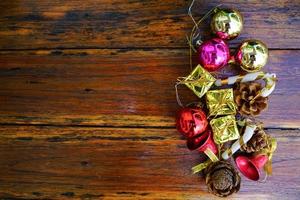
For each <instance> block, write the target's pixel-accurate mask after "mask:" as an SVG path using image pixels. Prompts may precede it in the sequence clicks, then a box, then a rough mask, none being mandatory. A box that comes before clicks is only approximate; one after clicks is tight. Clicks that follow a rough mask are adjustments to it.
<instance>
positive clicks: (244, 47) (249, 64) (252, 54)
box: [235, 40, 269, 72]
mask: <svg viewBox="0 0 300 200" xmlns="http://www.w3.org/2000/svg"><path fill="white" fill-rule="evenodd" d="M268 57H269V52H268V48H267V46H266V45H265V44H264V43H263V42H261V41H259V40H246V41H244V42H243V43H242V44H241V46H240V47H239V48H238V51H237V53H236V55H235V62H236V63H237V64H239V65H240V66H241V68H242V69H243V70H245V71H247V72H256V71H259V70H261V69H262V68H263V67H264V66H265V65H266V63H267V61H268Z"/></svg>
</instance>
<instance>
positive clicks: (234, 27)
mask: <svg viewBox="0 0 300 200" xmlns="http://www.w3.org/2000/svg"><path fill="white" fill-rule="evenodd" d="M243 23H244V20H243V16H242V15H241V13H240V12H239V11H237V10H234V9H218V10H217V12H216V13H215V14H214V15H213V17H212V20H211V23H210V26H211V29H212V31H213V33H215V34H216V35H217V36H218V37H219V38H221V39H226V40H231V39H234V38H236V37H237V36H238V35H239V34H240V33H241V31H242V29H243Z"/></svg>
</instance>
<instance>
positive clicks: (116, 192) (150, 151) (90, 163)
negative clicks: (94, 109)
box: [0, 126, 300, 199]
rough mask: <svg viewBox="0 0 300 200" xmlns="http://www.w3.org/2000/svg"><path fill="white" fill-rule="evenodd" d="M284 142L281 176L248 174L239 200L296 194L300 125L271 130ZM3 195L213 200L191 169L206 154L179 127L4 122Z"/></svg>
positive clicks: (0, 140) (0, 137) (277, 160)
mask: <svg viewBox="0 0 300 200" xmlns="http://www.w3.org/2000/svg"><path fill="white" fill-rule="evenodd" d="M267 131H268V133H270V134H271V135H273V136H275V137H276V138H277V139H278V150H277V152H276V154H275V156H274V164H273V170H274V172H273V173H274V174H273V176H272V177H270V178H269V179H268V181H267V182H266V183H264V184H262V183H258V182H251V181H248V180H245V179H244V178H243V183H242V187H241V191H240V193H239V194H237V195H234V196H233V199H245V198H255V199H277V198H279V197H283V196H284V197H285V198H286V199H297V198H298V197H299V195H300V193H299V191H300V187H299V186H300V181H299V178H298V174H299V173H300V171H299V167H298V166H299V164H300V157H299V154H298V152H299V150H300V139H299V137H298V136H299V134H300V132H299V130H284V131H283V130H276V129H269V130H267ZM0 133H1V134H0V168H1V170H0V182H1V185H0V198H1V199H5V197H6V198H8V197H18V198H27V199H32V198H33V199H34V198H37V199H44V198H55V199H61V198H68V197H73V198H75V199H80V198H81V199H88V198H95V199H101V198H104V199H114V198H117V199H129V198H134V199H157V198H159V199H194V198H199V197H201V199H212V198H213V196H212V195H210V194H208V193H207V190H206V186H205V184H204V182H203V179H202V178H200V177H199V176H198V175H192V173H191V171H190V169H191V167H192V166H194V165H195V164H197V163H198V162H199V159H200V158H199V154H198V153H197V152H190V151H188V150H187V148H186V147H185V140H184V139H183V138H181V136H180V134H179V133H178V132H177V131H176V130H174V129H123V128H114V129H112V128H80V127H77V128H72V127H70V128H67V127H47V126H43V127H36V126H33V127H31V126H1V127H0Z"/></svg>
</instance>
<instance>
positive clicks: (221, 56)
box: [198, 38, 230, 71]
mask: <svg viewBox="0 0 300 200" xmlns="http://www.w3.org/2000/svg"><path fill="white" fill-rule="evenodd" d="M198 54H199V55H198V58H199V62H200V64H201V65H202V66H203V67H204V68H205V69H207V70H208V71H215V70H218V69H219V68H221V67H223V66H225V65H226V64H227V63H228V61H229V60H230V51H229V47H228V45H227V43H226V42H225V41H224V40H222V39H220V38H213V39H211V40H207V41H204V42H203V43H202V44H201V45H200V46H199V48H198Z"/></svg>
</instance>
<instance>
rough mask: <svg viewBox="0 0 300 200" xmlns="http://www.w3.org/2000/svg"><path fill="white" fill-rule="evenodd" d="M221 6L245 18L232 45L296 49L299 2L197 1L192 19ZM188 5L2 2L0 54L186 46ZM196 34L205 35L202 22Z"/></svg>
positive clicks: (167, 1) (106, 0) (168, 0)
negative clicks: (252, 42)
mask: <svg viewBox="0 0 300 200" xmlns="http://www.w3.org/2000/svg"><path fill="white" fill-rule="evenodd" d="M220 3H222V4H223V5H224V6H225V7H233V8H237V9H239V10H240V11H241V12H242V14H243V15H244V18H245V28H244V31H243V34H242V35H241V36H240V37H239V38H238V39H237V40H234V41H233V44H234V45H236V44H238V43H240V41H241V40H243V39H245V38H258V39H261V40H263V41H265V42H266V43H267V44H268V45H269V47H271V48H284V49H285V48H299V44H298V41H299V40H300V15H299V10H300V5H299V1H298V0H283V1H280V2H278V1H275V0H270V1H243V2H240V3H237V2H236V1H234V0H226V1H222V2H220V1H217V0H213V1H205V0H198V1H197V3H196V5H195V9H194V11H195V16H196V18H200V17H201V16H203V15H204V14H205V13H206V12H208V11H209V10H210V9H211V8H213V7H214V6H216V5H218V4H220ZM188 5H189V1H179V0H177V1H174V0H164V1H156V0H148V1H143V0H136V1H131V0H126V1H124V0H113V1H111V0H98V1H95V0H86V1H84V2H83V1H80V0H68V1H64V0H52V1H35V0H23V1H1V2H0V10H1V12H0V49H32V48H121V47H186V40H185V39H186V37H185V35H186V34H187V33H188V32H189V31H190V29H191V27H192V22H191V20H190V19H189V17H188V16H187V9H188ZM201 29H202V30H204V33H203V34H204V35H205V36H208V35H209V26H208V24H207V23H206V24H203V26H201Z"/></svg>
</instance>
